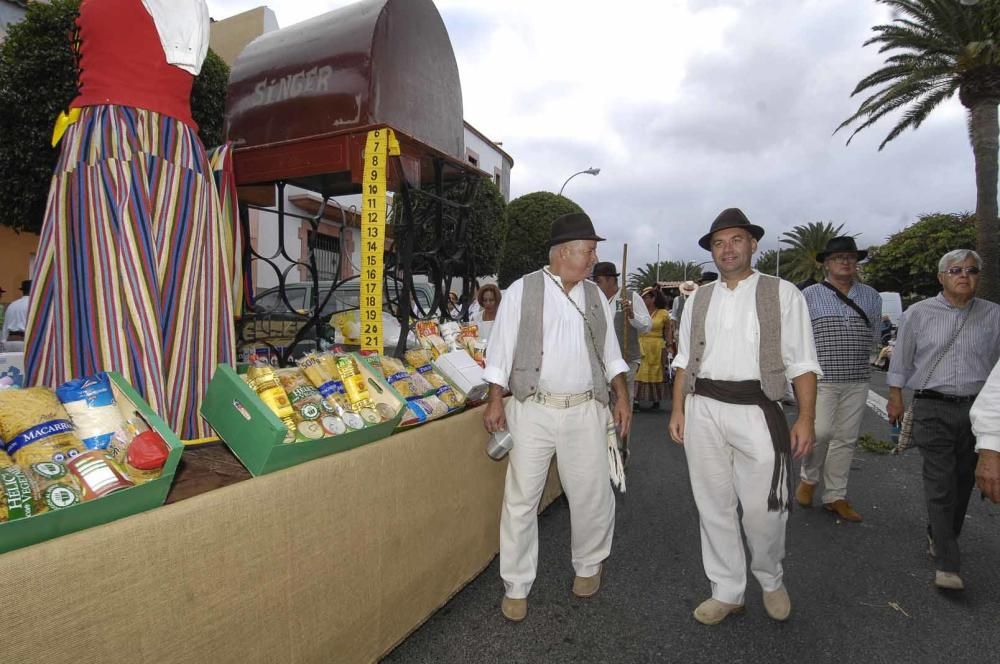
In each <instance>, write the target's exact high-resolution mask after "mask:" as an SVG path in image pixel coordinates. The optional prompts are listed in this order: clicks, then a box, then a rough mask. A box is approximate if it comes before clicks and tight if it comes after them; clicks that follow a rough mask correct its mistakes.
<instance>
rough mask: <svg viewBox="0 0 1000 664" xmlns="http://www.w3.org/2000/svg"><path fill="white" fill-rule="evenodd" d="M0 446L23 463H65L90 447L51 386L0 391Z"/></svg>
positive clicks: (17, 461) (19, 463) (26, 464)
mask: <svg viewBox="0 0 1000 664" xmlns="http://www.w3.org/2000/svg"><path fill="white" fill-rule="evenodd" d="M0 445H2V447H3V448H4V451H6V452H7V454H9V455H10V456H11V457H12V458H13V459H14V462H15V463H17V464H18V465H20V466H24V467H27V466H30V465H31V464H33V463H40V462H43V461H55V462H58V463H63V462H66V461H69V460H70V459H72V458H73V457H75V456H77V455H78V454H82V453H83V452H85V451H86V450H87V448H86V447H85V446H84V444H83V442H82V441H81V440H80V437H79V436H78V435H77V434H76V430H75V429H74V428H73V423H72V422H71V421H70V418H69V414H67V413H66V409H65V408H63V406H62V404H61V403H59V399H57V398H56V395H55V394H54V393H53V392H52V391H51V390H49V389H47V388H44V387H30V388H28V389H25V390H0Z"/></svg>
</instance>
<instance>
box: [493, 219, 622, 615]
mask: <svg viewBox="0 0 1000 664" xmlns="http://www.w3.org/2000/svg"><path fill="white" fill-rule="evenodd" d="M603 239H604V238H601V237H599V236H598V235H597V234H596V233H595V232H594V226H593V224H592V223H591V221H590V218H589V217H587V215H585V214H583V213H575V214H568V215H563V216H562V217H559V218H558V219H556V220H555V221H554V222H553V224H552V233H551V239H550V240H549V264H548V265H547V266H546V267H544V268H543V269H541V270H538V271H537V272H532V273H531V274H527V275H525V276H524V277H522V278H520V279H518V280H517V281H515V282H514V283H512V284H511V285H510V286H509V287H508V288H507V291H506V294H505V295H504V298H503V300H502V301H501V303H500V308H499V310H498V311H497V315H496V320H495V321H494V324H493V330H492V332H491V333H490V344H489V347H488V349H487V351H486V370H485V372H484V374H483V377H484V378H485V379H486V381H487V382H489V383H491V385H490V392H489V398H488V403H487V406H486V411H485V413H484V414H483V423H484V425H485V426H486V430H487V431H490V432H496V431H503V430H506V429H509V430H510V433H511V436H512V437H513V440H514V447H513V448H512V449H511V451H510V463H509V465H508V466H507V480H506V484H505V487H504V498H503V509H502V511H501V515H500V576H501V577H502V578H503V582H504V589H505V592H504V598H503V601H502V603H501V611H502V612H503V615H504V616H505V617H506V618H507V619H508V620H512V621H515V622H516V621H520V620H523V619H524V617H525V615H526V614H527V611H528V599H527V598H528V593H529V592H530V591H531V586H532V583H533V582H534V580H535V573H536V568H537V565H538V503H539V500H540V499H541V496H542V490H543V489H544V487H545V480H546V476H547V474H548V468H549V463H550V462H551V460H552V455H553V454H555V455H556V462H557V463H558V466H559V477H560V479H561V481H562V485H563V490H564V491H565V492H566V499H567V500H568V501H569V508H570V524H571V527H572V549H573V551H572V553H573V568H574V570H575V571H576V578H575V579H574V581H573V593H574V594H575V595H576V596H578V597H591V596H593V595H594V594H595V593H596V592H597V591H598V590H599V589H600V586H601V571H602V565H603V562H604V560H605V558H607V557H608V555H609V554H610V553H611V540H612V535H613V532H614V524H615V500H614V495H613V493H612V490H611V484H610V473H609V469H608V445H609V442H610V441H609V434H611V435H612V436H613V433H614V432H613V431H609V429H610V428H612V427H617V429H618V433H619V434H620V435H622V436H625V435H627V434H628V430H629V426H630V425H631V421H632V407H631V401H630V399H629V395H628V391H627V388H626V385H625V375H626V373H627V372H628V365H626V364H625V362H624V361H623V360H622V356H621V351H620V350H619V348H618V339H617V337H616V336H615V332H614V316H613V315H612V313H611V307H610V306H609V305H608V300H607V298H606V297H605V296H604V295H603V294H602V293H601V291H600V289H598V287H597V286H596V285H595V284H594V283H593V282H592V281H588V280H587V277H588V276H590V274H591V270H592V269H593V267H594V265H595V263H597V243H598V242H600V241H601V240H603ZM608 383H610V384H611V388H612V389H613V390H614V392H615V399H614V404H613V409H614V413H613V416H612V414H611V413H609V410H608V403H609V394H608ZM508 387H509V388H510V391H511V392H512V393H513V395H514V398H513V399H509V400H508V401H507V403H506V404H504V401H503V395H504V392H505V390H506V389H507V388H508ZM612 420H613V422H612Z"/></svg>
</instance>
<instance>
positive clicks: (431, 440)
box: [0, 409, 559, 664]
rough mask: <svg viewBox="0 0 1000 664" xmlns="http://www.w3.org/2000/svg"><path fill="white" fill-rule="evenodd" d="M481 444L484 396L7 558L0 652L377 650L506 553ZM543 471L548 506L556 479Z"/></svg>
mask: <svg viewBox="0 0 1000 664" xmlns="http://www.w3.org/2000/svg"><path fill="white" fill-rule="evenodd" d="M485 443H486V433H485V432H484V431H483V426H482V412H481V409H474V410H471V411H468V412H466V413H462V414H459V415H455V416H453V417H451V418H449V419H447V420H442V421H440V422H432V423H429V424H426V425H424V426H421V427H419V428H416V429H414V430H413V431H409V432H405V433H400V434H396V435H394V436H391V437H389V438H386V439H384V440H382V441H380V442H376V443H372V444H370V445H365V446H362V447H359V448H357V449H354V450H351V451H349V452H344V453H342V454H335V455H332V456H328V457H324V458H322V459H318V460H315V461H311V462H309V463H305V464H301V465H298V466H294V467H292V468H289V469H287V470H283V471H279V472H275V473H272V474H269V475H265V476H262V477H257V478H254V479H251V480H247V481H244V482H239V483H237V484H234V485H232V486H229V487H226V488H223V489H219V490H216V491H211V492H209V493H205V494H203V495H200V496H196V497H194V498H190V499H188V500H183V501H181V502H179V503H176V504H173V505H167V506H165V507H161V508H158V509H156V510H153V511H150V512H145V513H142V514H139V515H136V516H133V517H129V518H126V519H122V520H119V521H116V522H114V523H110V524H108V525H105V526H100V527H97V528H91V529H89V530H84V531H81V532H78V533H75V534H72V535H67V536H65V537H61V538H59V539H55V540H52V541H49V542H45V543H42V544H38V545H35V546H31V547H28V548H24V549H20V550H18V551H14V552H11V553H7V554H4V555H2V556H0V588H2V589H3V592H4V598H5V600H4V608H5V623H4V625H5V629H4V636H3V640H2V644H3V646H2V649H0V650H2V652H3V654H4V656H5V658H6V659H7V660H8V661H21V662H30V661H36V660H37V659H38V658H39V655H40V654H44V655H45V659H46V660H47V661H88V662H91V661H92V662H105V663H112V662H157V663H158V664H167V663H170V662H219V663H225V662H233V663H237V662H238V663H243V662H288V663H289V664H291V663H295V662H330V661H338V662H366V661H373V660H375V659H377V658H378V657H379V656H381V655H383V654H384V653H386V652H388V651H389V650H390V649H392V647H394V646H395V645H396V644H397V643H399V642H400V641H401V640H403V639H404V638H405V637H406V636H407V635H408V634H409V633H410V632H412V631H413V630H414V629H416V628H417V627H418V626H419V625H420V624H421V623H422V622H423V621H424V620H426V618H427V617H429V616H430V615H431V614H432V613H433V612H434V611H435V610H436V609H438V608H439V607H441V606H442V605H443V604H444V603H445V602H447V600H448V599H449V598H450V597H451V596H452V595H453V594H455V593H456V592H458V591H459V590H460V589H461V588H462V587H463V586H464V585H465V584H466V583H467V582H468V581H469V580H471V579H472V578H474V577H475V576H476V575H477V574H478V573H479V572H480V571H482V570H483V569H484V568H485V567H486V566H487V565H488V564H489V562H490V560H491V559H492V558H493V556H494V555H495V554H496V552H497V550H498V548H499V540H498V530H497V523H498V519H499V510H500V504H501V501H500V498H501V494H502V491H503V478H504V473H505V470H506V463H505V462H501V463H497V462H494V461H492V460H490V459H489V458H488V457H487V456H486V455H485V454H484V452H483V450H484V447H485ZM551 472H552V475H551V476H550V481H549V486H548V488H547V490H546V494H545V496H544V498H543V501H542V505H543V506H545V505H548V504H549V503H550V502H551V501H552V500H553V499H554V498H555V497H556V496H557V495H558V493H559V488H558V480H557V479H556V477H555V470H554V465H553V470H552V471H551ZM500 589H501V586H500V583H499V580H498V581H497V592H498V597H499V593H500Z"/></svg>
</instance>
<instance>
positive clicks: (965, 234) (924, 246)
mask: <svg viewBox="0 0 1000 664" xmlns="http://www.w3.org/2000/svg"><path fill="white" fill-rule="evenodd" d="M975 248H976V227H975V222H974V217H973V216H972V215H970V214H968V213H964V214H944V213H937V214H925V215H922V216H921V217H920V218H919V219H918V220H917V222H916V223H914V224H911V225H909V226H907V227H906V228H904V229H903V230H901V231H899V232H898V233H895V234H893V235H891V236H889V239H888V240H886V243H885V244H883V245H882V246H880V247H872V248H871V249H870V250H869V254H868V261H867V262H866V263H863V264H862V265H861V270H862V274H863V276H864V279H865V282H866V283H868V285H870V286H871V287H872V288H875V289H876V290H879V291H894V292H897V293H900V294H901V295H902V296H903V298H904V299H906V300H915V299H923V298H927V297H932V296H934V295H936V294H937V293H938V292H939V291H940V290H941V285H940V284H939V283H938V280H937V266H938V261H939V260H940V259H941V257H942V256H944V255H945V254H946V253H948V252H949V251H951V250H953V249H975Z"/></svg>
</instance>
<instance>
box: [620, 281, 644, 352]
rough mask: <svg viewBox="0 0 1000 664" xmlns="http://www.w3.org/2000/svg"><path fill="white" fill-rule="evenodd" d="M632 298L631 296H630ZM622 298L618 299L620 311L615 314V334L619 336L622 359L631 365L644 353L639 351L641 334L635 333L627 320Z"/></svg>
mask: <svg viewBox="0 0 1000 664" xmlns="http://www.w3.org/2000/svg"><path fill="white" fill-rule="evenodd" d="M629 297H630V298H631V297H632V296H631V294H630V295H629ZM621 305H622V302H621V296H619V297H618V311H616V312H615V334H616V335H617V336H618V343H619V344H620V347H621V348H622V349H623V350H622V359H623V360H625V361H626V362H628V363H629V364H631V363H632V362H638V361H639V358H641V357H642V351H641V350H640V349H639V333H638V332H636V331H635V328H634V327H632V325H631V324H630V323H629V322H628V321H627V320H625V312H624V311H622V307H621ZM626 334H627V335H628V356H627V357H626V356H625V351H624V348H625V345H624V342H625V335H626Z"/></svg>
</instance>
